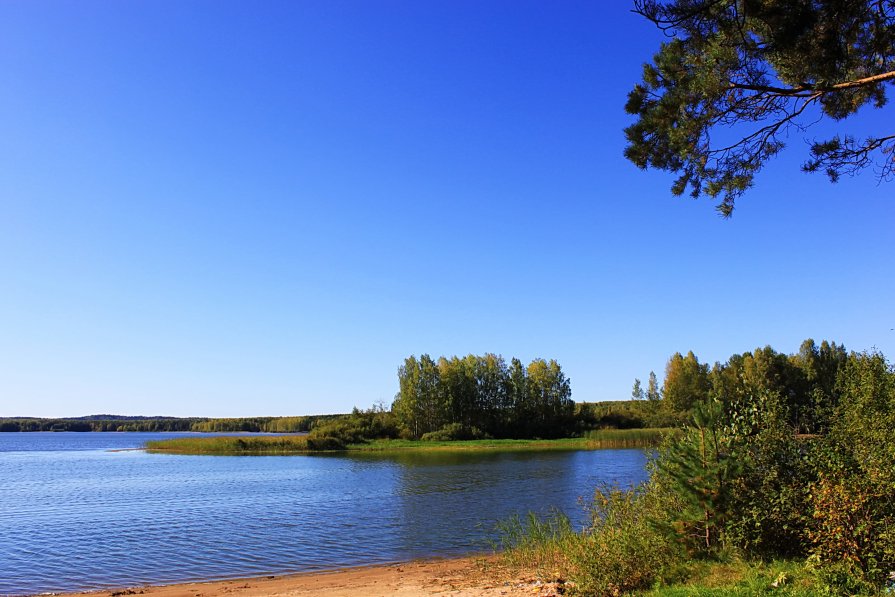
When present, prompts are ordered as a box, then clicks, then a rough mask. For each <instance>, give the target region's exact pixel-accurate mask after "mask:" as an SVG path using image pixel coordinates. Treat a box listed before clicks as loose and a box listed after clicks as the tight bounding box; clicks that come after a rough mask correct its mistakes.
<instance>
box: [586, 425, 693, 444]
mask: <svg viewBox="0 0 895 597" xmlns="http://www.w3.org/2000/svg"><path fill="white" fill-rule="evenodd" d="M675 433H680V430H679V429H676V428H674V427H660V428H649V429H596V430H594V431H588V432H587V434H586V435H585V436H584V438H585V440H586V443H587V447H588V448H591V449H594V448H649V447H653V446H658V445H659V444H661V443H662V440H663V439H665V437H666V436H667V435H669V434H675Z"/></svg>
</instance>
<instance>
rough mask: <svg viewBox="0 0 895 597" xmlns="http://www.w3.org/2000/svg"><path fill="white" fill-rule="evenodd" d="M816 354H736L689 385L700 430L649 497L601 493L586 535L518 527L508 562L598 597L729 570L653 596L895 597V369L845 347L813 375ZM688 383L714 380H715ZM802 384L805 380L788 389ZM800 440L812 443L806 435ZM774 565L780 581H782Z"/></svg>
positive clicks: (658, 467) (667, 465) (655, 473)
mask: <svg viewBox="0 0 895 597" xmlns="http://www.w3.org/2000/svg"><path fill="white" fill-rule="evenodd" d="M813 346H814V345H813V343H811V342H806V343H804V344H803V347H802V350H801V351H800V354H799V356H798V358H795V357H793V358H788V357H785V355H782V356H781V355H778V354H777V353H775V352H774V351H772V350H771V349H770V348H767V349H762V350H757V351H755V353H754V354H752V355H746V356H737V355H735V357H732V358H731V361H730V362H729V363H727V364H725V365H716V366H715V367H714V368H713V369H712V383H711V384H709V385H708V386H706V384H684V383H683V382H682V381H681V379H679V380H678V381H680V382H681V383H680V384H679V386H680V387H679V388H678V389H681V388H684V389H686V388H688V387H691V386H692V387H695V388H697V389H699V390H700V391H702V392H703V393H702V395H693V394H685V392H683V390H681V391H680V392H678V394H676V396H677V399H679V401H681V402H682V403H684V402H685V403H686V404H687V405H688V406H687V409H688V410H687V419H688V421H689V422H690V423H689V425H688V427H687V428H686V429H685V430H684V431H682V432H681V434H680V435H678V436H676V437H674V438H672V439H668V440H666V441H665V442H664V443H663V444H662V445H661V446H660V447H659V449H658V450H657V454H656V457H655V460H654V461H653V462H652V464H651V467H650V472H651V476H650V481H649V482H648V484H647V485H646V486H644V487H642V488H639V489H637V490H635V491H633V492H631V493H630V494H624V493H618V492H613V491H610V492H598V494H597V499H596V502H595V506H594V515H593V521H594V522H593V524H592V526H591V527H589V528H587V529H585V530H583V532H580V533H575V532H571V531H569V530H568V528H567V527H564V526H562V525H557V524H556V522H555V521H556V520H557V519H556V518H555V517H554V518H553V519H549V520H544V521H540V520H538V521H534V522H532V521H529V522H528V523H527V524H526V525H518V524H517V525H516V527H515V530H513V532H511V533H509V534H508V535H507V536H508V538H509V539H508V543H509V544H510V545H509V551H508V554H509V555H508V558H509V559H510V560H511V563H512V559H513V558H516V557H519V558H521V559H523V560H527V561H529V562H532V563H534V564H536V565H538V566H541V565H544V564H548V565H549V567H552V568H554V569H556V570H558V571H559V572H557V574H561V575H563V576H567V577H568V578H569V579H570V580H571V581H572V583H574V585H575V586H576V587H577V589H578V590H579V592H581V593H583V594H588V595H617V594H622V593H629V592H639V591H644V590H646V589H647V588H649V586H650V585H651V584H652V583H659V584H668V583H670V582H675V578H676V577H677V578H685V577H691V578H696V577H697V576H698V574H699V571H700V570H701V569H703V568H704V567H705V566H711V567H715V568H720V567H723V566H729V565H735V567H737V568H738V569H739V571H740V572H739V573H738V574H739V579H738V580H735V581H733V580H731V582H727V583H726V584H724V583H722V584H718V585H713V584H712V583H710V582H709V581H708V580H698V579H696V580H695V581H694V582H695V583H696V584H695V585H684V587H685V588H684V589H683V590H681V591H678V590H676V589H675V588H674V587H671V588H669V589H668V590H667V591H666V590H664V589H663V590H661V591H658V592H656V593H653V594H661V595H694V594H695V595H708V594H711V595H716V594H718V595H753V594H764V593H770V592H772V591H773V593H774V594H791V595H821V594H822V595H877V594H882V591H884V590H885V591H886V592H887V594H893V593H895V499H893V496H895V467H893V465H892V463H893V462H895V431H893V429H895V369H893V367H892V366H891V365H890V364H889V363H888V362H887V361H886V359H885V358H884V357H883V356H882V355H881V354H879V353H878V352H871V353H866V352H865V353H850V354H848V355H847V356H846V357H843V358H840V357H839V356H838V355H839V351H840V350H841V349H838V348H837V350H836V351H832V353H833V356H834V357H835V358H830V359H827V361H829V363H828V364H830V366H829V367H826V368H823V367H820V366H815V365H816V362H815V361H818V360H822V359H821V358H820V357H822V356H823V354H824V352H823V350H821V351H815V350H814V349H813ZM828 352H830V351H828ZM678 357H679V358H678V360H681V359H683V357H680V355H678ZM688 358H690V357H689V356H688ZM812 359H814V360H812ZM683 360H684V361H686V360H687V359H683ZM690 360H692V362H693V363H694V364H695V365H698V361H696V359H695V357H692V358H690ZM675 362H677V361H675ZM798 367H805V369H804V371H807V372H808V373H811V375H813V376H814V377H811V376H809V375H808V374H807V373H805V375H804V379H808V380H809V381H811V382H812V383H816V384H817V385H815V387H814V388H813V390H812V391H811V392H807V391H806V390H805V388H804V387H802V388H801V389H800V386H799V383H796V382H798V381H799V380H800V379H802V378H801V377H799V376H800V375H802V373H798V371H797V369H798ZM694 371H695V372H696V373H694V375H696V374H698V375H701V376H703V377H705V378H706V379H708V377H707V376H708V375H709V373H708V372H707V368H705V367H702V368H696V367H694ZM793 371H796V373H798V375H795V377H794V379H795V380H796V382H788V381H786V379H787V378H786V375H784V373H787V372H789V373H793ZM804 371H803V373H804ZM821 373H822V374H823V375H821ZM815 374H817V375H815ZM804 379H802V381H804ZM818 379H823V380H825V381H824V382H823V387H821V384H820V382H817V380H818ZM788 383H789V384H790V385H787V384H788ZM806 396H808V397H813V398H812V399H813V400H814V402H806V400H805V398H806ZM818 405H819V406H818ZM806 428H808V429H811V430H816V431H818V432H817V433H810V434H800V433H798V432H799V431H801V430H804V429H806ZM604 433H608V435H606V436H604V439H606V440H609V439H611V436H612V435H613V434H615V433H617V432H615V431H611V432H604ZM591 437H594V439H596V438H597V437H599V436H598V435H597V434H596V433H595V434H593V436H591ZM545 529H547V530H549V531H551V532H545ZM553 530H556V532H553ZM515 554H519V555H515ZM766 562H773V563H774V565H775V566H778V567H782V568H784V570H781V571H780V572H779V578H775V579H774V581H773V582H769V581H768V576H767V575H768V572H767V571H766V570H763V569H762V568H761V566H762V563H766ZM793 570H795V571H796V573H794V572H793ZM796 577H798V578H799V580H798V582H789V580H792V579H794V578H796ZM787 579H789V580H787ZM699 583H703V584H702V585H700V584H699ZM706 585H709V587H708V588H707V586H706ZM712 587H714V588H712ZM677 588H680V585H677Z"/></svg>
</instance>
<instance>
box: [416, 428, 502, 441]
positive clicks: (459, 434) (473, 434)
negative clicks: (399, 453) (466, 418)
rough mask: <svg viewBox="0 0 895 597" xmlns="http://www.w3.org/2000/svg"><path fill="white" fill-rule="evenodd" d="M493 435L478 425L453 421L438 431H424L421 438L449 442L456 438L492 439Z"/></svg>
mask: <svg viewBox="0 0 895 597" xmlns="http://www.w3.org/2000/svg"><path fill="white" fill-rule="evenodd" d="M490 438H491V436H490V435H488V434H487V433H485V432H484V431H482V430H481V429H479V428H478V427H467V426H466V425H461V424H460V423H451V424H449V425H445V426H444V427H442V428H441V429H439V430H438V431H430V432H429V433H424V434H423V436H422V437H421V438H420V439H421V440H423V441H426V442H448V441H456V440H469V439H490Z"/></svg>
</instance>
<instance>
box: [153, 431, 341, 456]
mask: <svg viewBox="0 0 895 597" xmlns="http://www.w3.org/2000/svg"><path fill="white" fill-rule="evenodd" d="M344 448H345V445H344V444H343V443H342V442H341V441H340V440H338V439H336V438H332V437H309V436H306V435H300V436H296V435H277V436H247V437H233V436H228V437H184V438H175V439H165V440H154V441H148V442H146V449H148V450H150V451H152V452H173V453H177V454H222V455H223V454H295V453H302V452H323V451H331V450H342V449H344Z"/></svg>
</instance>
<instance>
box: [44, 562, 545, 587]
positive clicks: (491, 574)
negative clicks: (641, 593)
mask: <svg viewBox="0 0 895 597" xmlns="http://www.w3.org/2000/svg"><path fill="white" fill-rule="evenodd" d="M561 591H562V588H561V585H557V583H555V582H544V581H542V580H540V579H538V578H537V577H535V576H534V575H530V574H528V575H526V574H522V573H520V572H519V571H517V570H512V569H510V568H508V567H506V566H505V565H503V564H502V563H501V562H500V556H497V555H487V556H466V557H461V558H431V559H420V560H411V561H408V562H401V563H396V564H376V565H370V566H356V567H348V568H339V569H335V570H322V571H312V572H299V573H295V574H283V575H268V576H258V577H246V578H237V579H228V580H214V581H192V582H184V583H176V584H170V585H146V586H132V587H118V588H112V589H100V590H92V591H81V592H74V593H50V594H52V595H56V596H58V597H121V596H123V595H147V596H150V595H151V596H153V597H224V596H226V597H261V596H265V595H266V596H287V595H288V596H299V597H301V596H308V597H310V596H311V595H315V596H319V595H326V596H327V597H377V596H386V595H390V596H391V595H396V596H399V597H424V596H428V595H452V596H458V597H499V596H503V597H521V596H523V595H525V596H528V597H537V596H540V597H553V596H555V595H559V594H561ZM43 594H44V595H46V594H47V593H43Z"/></svg>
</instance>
